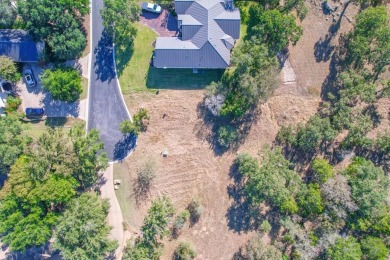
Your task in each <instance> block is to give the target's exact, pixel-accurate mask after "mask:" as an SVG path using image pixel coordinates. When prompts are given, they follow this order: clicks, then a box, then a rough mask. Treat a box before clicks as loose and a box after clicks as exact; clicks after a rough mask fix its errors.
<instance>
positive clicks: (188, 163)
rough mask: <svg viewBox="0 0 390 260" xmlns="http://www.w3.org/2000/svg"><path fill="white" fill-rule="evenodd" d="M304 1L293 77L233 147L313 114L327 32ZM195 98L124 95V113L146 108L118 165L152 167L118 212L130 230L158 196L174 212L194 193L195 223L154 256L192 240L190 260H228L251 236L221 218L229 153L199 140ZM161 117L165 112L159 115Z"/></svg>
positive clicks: (226, 201)
mask: <svg viewBox="0 0 390 260" xmlns="http://www.w3.org/2000/svg"><path fill="white" fill-rule="evenodd" d="M317 2H319V1H317ZM307 5H308V7H309V8H310V12H309V14H308V16H307V17H306V19H305V20H304V21H303V23H302V26H303V28H304V34H303V37H302V39H301V40H300V41H299V42H298V44H297V45H296V46H294V47H291V48H290V56H289V59H290V62H291V64H292V67H293V68H294V71H295V74H296V77H297V82H296V84H289V85H283V84H281V85H280V87H279V88H278V89H277V90H276V91H275V93H274V95H273V96H272V97H271V98H270V100H269V101H268V102H267V103H266V104H263V105H261V115H260V116H259V119H258V120H257V121H256V122H254V123H253V125H252V127H251V129H250V131H249V133H248V136H247V137H246V139H245V141H244V143H243V144H242V145H241V146H240V147H239V148H238V151H237V152H249V153H251V154H252V155H257V154H258V151H259V150H260V149H261V148H262V147H263V146H264V145H266V144H271V143H272V142H273V141H274V139H275V136H276V134H277V132H278V130H279V129H280V126H281V125H285V124H297V123H299V122H302V121H306V120H308V119H309V117H310V116H311V115H313V114H315V113H316V111H317V108H318V104H319V102H320V101H321V99H320V93H321V87H322V83H323V82H324V80H325V78H326V77H327V75H328V74H329V62H330V59H329V60H327V61H321V62H317V61H316V57H315V56H314V50H313V49H314V45H315V43H316V42H317V41H319V40H320V39H321V38H323V39H324V38H325V37H326V35H327V34H328V29H329V27H330V25H331V20H332V19H329V20H328V21H327V20H326V16H325V15H324V14H322V11H320V10H319V9H318V5H317V6H316V5H314V4H313V3H311V2H309V1H307ZM355 13H356V7H355V6H353V5H352V4H351V5H350V6H349V7H348V10H347V12H346V14H347V16H348V17H353V15H354V14H355ZM351 28H352V25H351V23H349V22H348V21H347V20H346V19H343V20H342V22H341V28H340V30H339V32H338V34H337V35H336V36H334V38H333V39H332V41H331V44H336V43H337V38H338V35H339V34H340V33H342V32H345V31H348V30H350V29H351ZM202 99H203V90H161V91H160V93H159V94H158V95H155V94H151V93H145V92H144V93H135V94H132V95H131V96H125V100H126V102H127V104H128V106H129V108H130V111H136V110H138V109H139V108H147V109H148V110H149V111H150V114H151V119H150V125H149V128H148V129H147V131H146V132H145V133H141V134H140V137H139V139H138V143H137V149H136V150H135V152H134V153H133V154H132V155H131V156H130V157H129V158H127V159H126V160H125V162H123V164H122V165H121V167H122V168H123V169H127V172H128V174H129V179H130V182H134V180H135V177H136V176H135V172H136V169H137V167H139V165H140V164H142V162H143V161H145V159H146V158H149V157H153V158H156V161H157V164H158V173H157V177H156V179H155V180H154V184H153V186H152V188H151V191H150V194H149V197H148V198H147V199H146V200H145V201H144V202H142V203H140V204H139V205H138V206H137V204H136V203H134V202H131V201H133V200H134V198H129V204H128V205H131V207H130V209H127V210H128V211H131V214H125V215H126V217H125V219H126V221H127V222H128V223H129V224H130V225H131V226H132V228H133V229H139V227H140V226H141V225H142V221H143V218H144V216H145V214H146V211H147V209H148V208H149V206H150V202H151V200H152V199H154V198H156V197H159V196H162V195H163V194H165V195H167V196H168V197H169V198H171V199H172V201H173V203H174V205H175V207H176V209H177V212H180V211H181V210H183V209H184V208H185V207H186V206H187V205H188V203H189V202H190V201H191V199H193V198H199V199H200V201H201V203H202V205H203V207H204V209H205V210H204V213H203V215H202V217H201V219H200V221H199V222H198V223H197V224H195V225H194V226H193V227H188V226H186V227H185V228H184V229H183V232H182V233H181V235H180V236H179V238H178V239H175V240H171V239H166V240H165V241H164V245H165V249H164V254H163V257H162V258H161V259H171V257H172V253H173V250H174V249H175V247H176V246H177V245H178V243H179V242H180V241H183V240H184V241H188V242H191V243H192V244H193V245H194V247H195V248H196V251H197V253H198V255H197V259H231V258H232V256H233V254H234V253H235V252H237V251H238V249H239V247H240V246H242V245H244V244H245V242H246V241H247V240H248V239H249V238H250V237H251V236H252V235H253V231H248V232H245V231H241V232H238V231H237V230H235V229H234V228H229V226H230V225H229V223H230V224H232V223H233V225H232V226H234V224H236V228H237V227H239V220H240V219H236V220H234V219H229V218H228V217H227V212H228V210H229V207H230V206H231V205H232V199H231V198H229V195H228V193H227V187H228V186H229V185H230V184H232V183H233V181H232V180H231V179H230V177H229V171H230V167H231V165H232V162H233V160H234V158H235V157H236V153H235V152H234V153H233V152H227V153H225V154H223V155H222V156H217V155H215V154H214V152H213V150H212V148H211V147H210V144H209V143H208V141H207V140H206V137H207V135H208V133H209V129H208V127H207V126H205V125H204V123H203V120H202V118H201V117H200V116H199V113H198V105H199V103H200V102H201V101H202ZM385 103H386V104H385V105H384V106H383V107H384V108H383V109H384V110H383V111H384V112H383V113H385V110H386V106H387V109H388V102H385ZM381 111H382V110H381ZM164 114H167V116H166V117H165V118H163V115H164ZM164 150H168V151H169V156H168V157H166V158H164V157H162V156H161V152H162V151H164ZM235 221H237V222H235Z"/></svg>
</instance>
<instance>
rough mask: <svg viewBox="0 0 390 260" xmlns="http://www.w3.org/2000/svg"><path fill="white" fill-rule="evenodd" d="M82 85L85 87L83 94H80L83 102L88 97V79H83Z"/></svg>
mask: <svg viewBox="0 0 390 260" xmlns="http://www.w3.org/2000/svg"><path fill="white" fill-rule="evenodd" d="M81 84H82V87H83V92H81V94H80V100H83V99H86V98H87V96H88V79H86V78H84V77H81Z"/></svg>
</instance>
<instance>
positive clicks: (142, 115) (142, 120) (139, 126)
mask: <svg viewBox="0 0 390 260" xmlns="http://www.w3.org/2000/svg"><path fill="white" fill-rule="evenodd" d="M149 120H150V116H149V112H148V110H146V109H145V108H141V109H140V110H139V111H138V112H137V113H136V114H135V115H134V116H133V122H131V121H130V120H125V121H123V122H122V123H121V124H120V125H119V129H120V130H121V132H122V133H123V134H135V135H138V134H139V133H140V132H141V131H145V130H146V128H147V125H148V124H149Z"/></svg>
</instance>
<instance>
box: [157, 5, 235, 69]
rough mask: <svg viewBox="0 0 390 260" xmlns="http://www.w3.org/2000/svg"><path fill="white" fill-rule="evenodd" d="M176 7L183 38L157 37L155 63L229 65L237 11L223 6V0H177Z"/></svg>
mask: <svg viewBox="0 0 390 260" xmlns="http://www.w3.org/2000/svg"><path fill="white" fill-rule="evenodd" d="M184 3H185V4H184ZM175 8H176V9H177V10H178V9H179V11H180V12H178V19H179V20H180V22H179V25H182V26H181V30H182V36H183V38H179V37H157V40H156V48H155V49H156V50H155V58H154V66H155V67H173V68H226V67H228V66H229V65H230V50H231V49H232V48H233V46H234V41H235V40H236V39H238V38H239V36H240V12H239V10H238V9H235V8H233V9H231V8H230V9H229V8H225V1H224V0H194V1H188V0H176V1H175ZM221 21H222V22H221ZM186 25H189V26H186ZM192 25H197V26H192ZM189 36H190V37H191V38H189ZM184 49H185V50H187V51H184V52H183V51H179V50H184ZM168 50H169V51H168Z"/></svg>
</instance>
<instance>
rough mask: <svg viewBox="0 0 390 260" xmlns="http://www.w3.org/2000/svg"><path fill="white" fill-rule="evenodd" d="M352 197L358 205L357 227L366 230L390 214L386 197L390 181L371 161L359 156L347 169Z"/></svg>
mask: <svg viewBox="0 0 390 260" xmlns="http://www.w3.org/2000/svg"><path fill="white" fill-rule="evenodd" d="M346 174H347V176H348V181H349V184H350V186H351V190H352V198H353V199H354V201H355V202H356V204H357V205H358V207H359V209H358V211H357V212H356V218H357V220H356V227H357V228H358V229H361V230H363V231H366V230H367V229H368V228H369V227H370V226H371V225H373V224H374V223H375V221H376V220H378V219H380V218H381V217H382V216H383V215H386V214H388V213H387V210H386V204H387V203H386V197H387V193H388V189H389V187H390V181H389V179H388V177H387V176H386V175H385V174H384V172H383V170H382V169H381V168H379V167H375V165H374V164H373V163H372V162H371V161H367V160H365V159H363V158H360V157H357V158H355V159H354V161H353V162H352V164H351V165H350V166H348V168H347V170H346Z"/></svg>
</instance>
